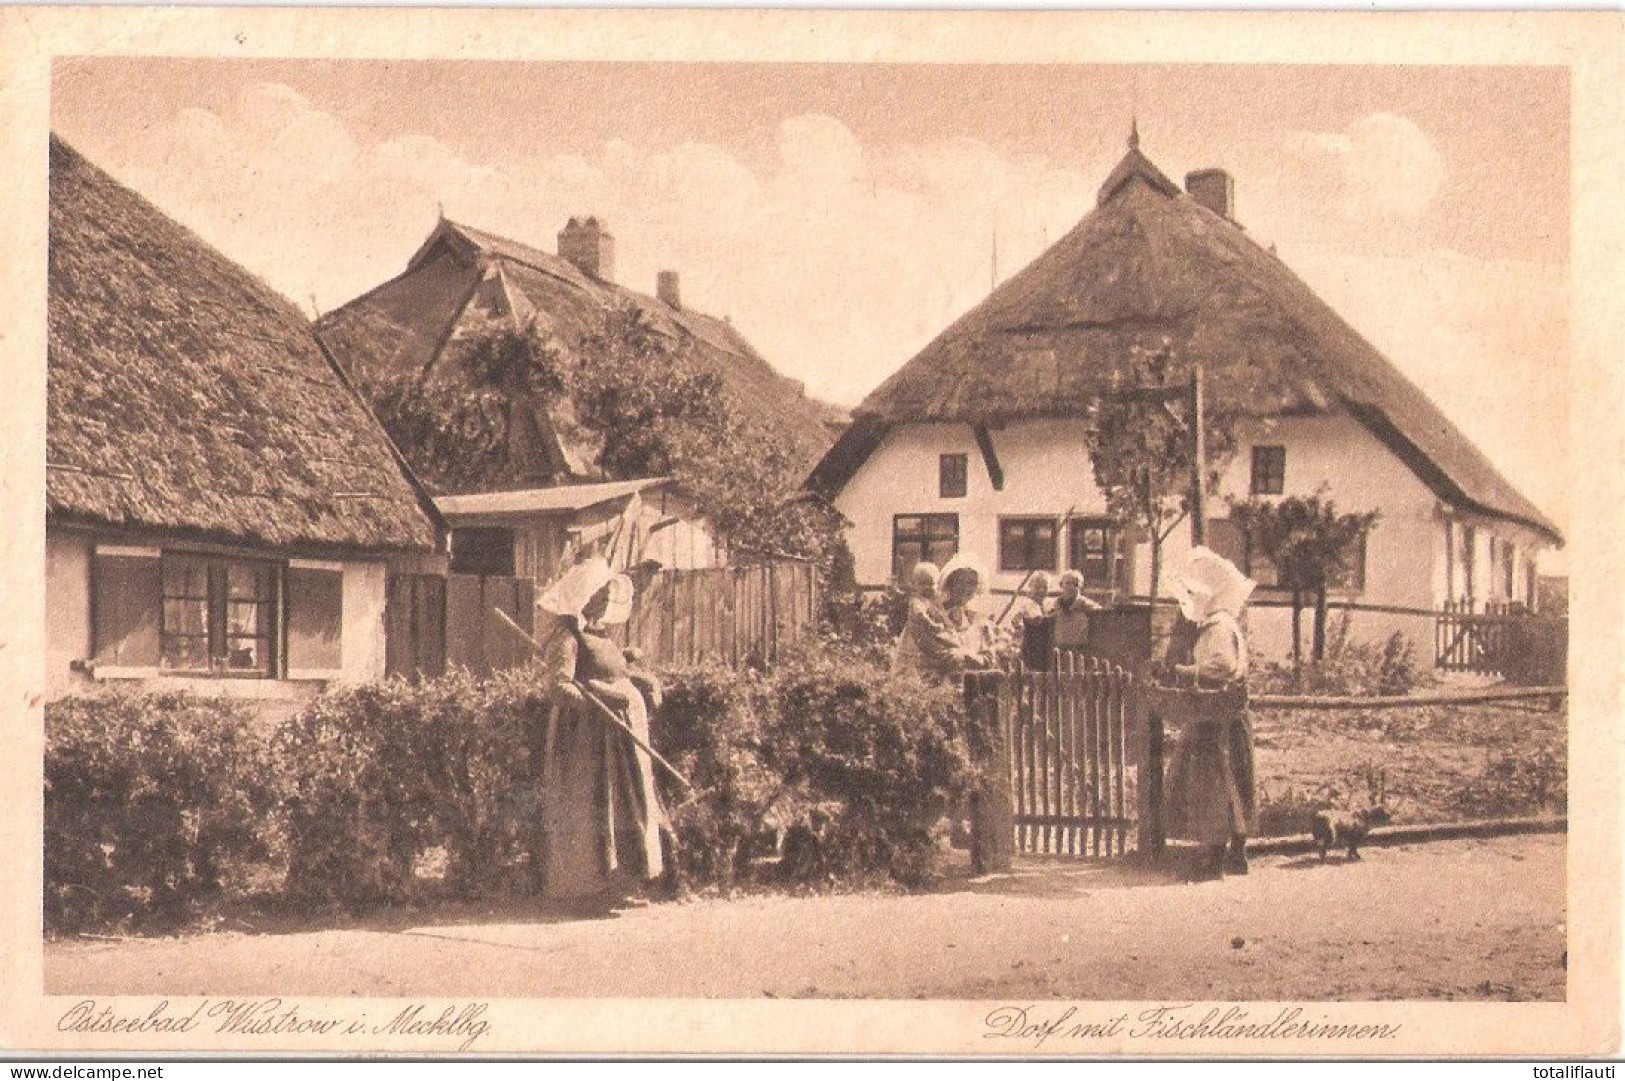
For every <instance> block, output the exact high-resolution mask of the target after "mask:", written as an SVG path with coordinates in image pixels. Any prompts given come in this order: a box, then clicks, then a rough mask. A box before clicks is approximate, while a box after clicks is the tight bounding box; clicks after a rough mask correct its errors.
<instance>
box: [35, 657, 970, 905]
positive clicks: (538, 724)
mask: <svg viewBox="0 0 1625 1081" xmlns="http://www.w3.org/2000/svg"><path fill="white" fill-rule="evenodd" d="M546 691H547V688H546V687H545V686H544V685H543V683H542V682H541V681H540V680H539V679H538V676H537V674H536V673H535V672H534V671H533V670H525V669H520V670H515V671H512V672H508V673H504V674H500V675H498V676H494V677H492V678H490V679H486V680H483V681H482V680H476V679H474V678H473V677H472V676H470V675H469V674H467V673H466V672H460V671H459V672H453V673H452V674H449V675H447V676H444V677H442V678H439V679H434V680H425V681H421V682H416V683H408V682H405V681H402V680H386V681H384V682H380V683H373V684H366V685H361V686H353V687H342V688H337V689H334V690H332V691H329V692H328V693H326V694H323V695H321V696H320V697H318V698H316V699H315V700H313V701H312V702H311V703H310V704H309V705H307V706H306V707H305V708H304V709H303V710H302V711H300V712H299V713H298V714H296V715H294V716H293V717H291V718H289V719H287V720H286V721H284V722H282V723H281V724H280V725H278V726H276V728H275V729H274V731H272V732H271V733H269V736H268V738H267V736H266V735H265V734H262V733H256V732H254V731H252V729H251V725H253V723H254V722H253V720H252V718H251V716H250V715H249V714H248V713H247V712H246V711H245V710H244V708H243V707H242V706H240V705H237V704H234V703H232V702H230V701H227V700H214V699H207V700H205V699H198V698H193V697H188V696H186V695H177V694H167V695H147V696H134V695H129V696H118V695H105V696H100V697H96V698H70V699H65V700H64V701H62V702H57V703H52V704H51V706H50V707H49V708H48V711H47V733H48V747H47V755H46V781H47V790H46V882H47V890H46V893H47V896H46V908H47V916H48V919H49V921H50V925H51V926H52V927H53V928H56V929H62V930H73V929H78V928H83V927H87V926H90V925H91V924H105V923H115V922H119V921H123V922H125V923H126V924H127V925H130V926H139V927H143V928H144V927H152V926H164V927H172V926H178V925H180V924H182V923H185V922H187V921H189V920H195V919H196V918H197V917H198V916H199V915H201V914H204V913H206V912H207V911H208V910H209V908H210V906H211V905H212V904H214V903H215V902H219V901H229V900H236V899H246V898H247V897H248V896H249V895H250V893H251V892H254V891H256V890H257V891H258V892H259V894H261V895H263V899H267V900H272V899H274V900H285V901H290V902H294V903H297V904H299V905H301V906H307V907H308V906H310V905H312V904H317V905H320V904H346V905H369V904H379V903H401V902H406V901H413V900H420V899H422V900H427V899H431V898H445V899H470V898H477V897H484V896H489V895H492V894H495V893H499V892H510V893H514V892H525V891H527V890H529V889H531V888H534V875H533V874H532V871H533V868H534V864H533V861H532V858H531V857H532V854H533V852H534V851H536V844H535V842H536V840H537V837H536V836H535V829H536V827H537V826H538V825H539V817H540V816H539V814H538V811H539V807H538V801H537V798H536V795H537V793H536V785H535V781H534V778H535V777H536V775H537V769H536V763H537V762H538V759H537V755H538V753H539V750H540V748H539V747H538V746H537V742H538V739H539V737H540V734H541V732H542V730H543V729H544V727H545V724H544V721H545V717H546V710H547V701H546V697H547V696H546ZM653 735H654V738H655V742H656V747H657V749H659V750H660V751H661V753H662V754H663V755H665V756H666V757H668V758H669V759H671V760H672V761H673V763H674V764H675V765H676V766H677V768H679V769H680V770H682V771H683V772H684V773H685V774H686V775H687V776H688V777H689V778H690V779H691V780H692V781H693V783H694V786H695V787H694V791H693V792H692V793H684V792H680V791H678V790H677V788H676V786H673V785H668V786H666V787H667V793H668V795H669V796H670V797H672V799H671V800H670V801H669V807H670V810H671V816H672V819H673V826H674V828H675V830H676V833H677V838H678V847H677V852H676V858H675V860H674V867H673V871H674V874H675V875H676V877H677V880H678V882H679V884H681V885H682V886H684V887H686V888H689V889H703V888H707V887H713V886H715V887H720V888H724V889H727V888H731V887H732V886H733V885H734V884H735V883H736V882H738V881H739V880H740V878H741V876H742V875H743V874H744V873H745V871H746V869H747V866H748V864H749V863H750V860H751V858H752V857H753V856H755V855H759V854H761V853H762V852H763V851H764V849H765V848H766V847H767V845H768V844H770V843H771V842H769V841H765V840H764V839H765V838H769V837H773V838H776V837H791V838H793V840H791V841H789V842H788V844H787V846H786V847H787V852H786V858H785V859H784V860H783V861H782V864H781V866H782V867H783V869H784V871H785V872H786V873H787V874H788V875H790V877H792V878H793V879H795V880H797V881H801V882H805V883H812V884H820V885H827V884H829V883H830V882H832V881H838V882H858V881H866V880H872V879H874V878H876V877H880V876H889V877H890V878H892V879H894V880H896V881H899V882H902V883H904V884H907V885H914V884H918V883H921V882H923V881H925V880H926V879H928V878H929V877H930V876H931V875H932V873H933V871H934V865H935V860H936V857H937V854H938V851H939V848H940V845H939V841H940V837H939V833H940V830H941V827H942V824H943V822H944V820H945V817H946V816H948V815H949V814H951V813H953V812H954V811H955V810H956V809H957V808H959V807H961V806H962V805H963V801H964V800H965V798H966V796H967V795H968V794H969V791H970V789H971V786H972V784H973V783H974V779H975V771H974V769H973V754H975V753H977V752H978V746H979V745H978V743H977V739H978V736H979V734H978V733H977V732H974V731H972V730H970V728H969V727H968V722H967V719H966V714H965V710H964V708H963V706H962V703H961V702H960V694H959V691H958V689H957V688H954V687H946V686H935V685H928V684H925V683H922V682H920V681H919V680H918V679H916V678H914V677H912V676H909V677H894V676H892V675H891V674H890V673H889V672H888V671H887V669H886V667H885V666H884V665H883V664H881V663H879V662H878V661H876V660H875V659H873V658H872V657H868V656H866V655H865V654H864V653H863V652H862V651H861V650H858V649H855V648H835V647H819V648H814V649H811V650H809V651H807V652H806V653H805V654H803V655H801V656H798V657H795V658H792V659H790V660H789V661H788V662H786V663H784V664H781V665H780V666H779V667H778V668H777V669H775V670H774V671H773V672H771V673H759V672H751V671H733V670H730V669H726V668H721V667H717V666H701V667H696V668H690V669H684V670H680V671H676V672H673V673H670V674H669V677H668V681H667V695H666V703H665V706H664V708H663V709H662V710H661V711H660V713H659V715H658V719H657V720H656V721H655V723H654V725H653Z"/></svg>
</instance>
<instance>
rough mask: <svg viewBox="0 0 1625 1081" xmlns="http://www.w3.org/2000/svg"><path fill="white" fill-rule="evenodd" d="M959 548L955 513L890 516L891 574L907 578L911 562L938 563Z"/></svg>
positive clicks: (949, 557)
mask: <svg viewBox="0 0 1625 1081" xmlns="http://www.w3.org/2000/svg"><path fill="white" fill-rule="evenodd" d="M957 551H959V515H957V514H899V515H898V516H897V517H895V518H893V519H892V546H891V564H892V576H893V577H894V578H895V579H896V580H897V581H899V582H905V581H907V580H908V572H909V571H911V570H913V569H914V564H916V563H921V562H929V563H935V564H936V565H937V566H939V567H940V566H942V564H944V563H946V562H947V561H948V560H950V559H952V558H953V556H954V553H955V552H957Z"/></svg>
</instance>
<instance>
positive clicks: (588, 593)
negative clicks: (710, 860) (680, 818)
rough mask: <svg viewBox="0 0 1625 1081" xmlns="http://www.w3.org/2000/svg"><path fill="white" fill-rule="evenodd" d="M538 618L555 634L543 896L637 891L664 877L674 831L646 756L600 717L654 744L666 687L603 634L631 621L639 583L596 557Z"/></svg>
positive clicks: (571, 576)
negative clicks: (652, 716)
mask: <svg viewBox="0 0 1625 1081" xmlns="http://www.w3.org/2000/svg"><path fill="white" fill-rule="evenodd" d="M536 609H537V617H538V621H537V622H538V626H539V627H540V626H541V624H542V622H543V621H544V620H547V621H550V622H551V624H552V627H551V630H552V632H553V633H552V635H551V637H550V638H549V639H548V640H547V645H546V647H545V649H544V652H543V656H542V661H541V663H542V665H543V669H544V671H545V672H546V673H548V674H549V675H550V676H551V677H552V681H553V682H552V696H553V701H552V707H551V709H550V711H549V716H548V721H547V729H548V730H547V737H546V744H545V750H544V753H543V757H542V776H541V788H542V807H541V819H542V821H541V826H542V828H541V838H542V844H541V846H540V847H541V849H542V851H541V853H540V862H541V866H542V874H543V888H544V890H545V891H546V892H547V893H548V894H549V895H551V896H557V897H570V896H584V895H589V894H596V893H601V892H604V891H606V890H609V889H626V888H635V887H636V885H637V884H638V883H640V882H644V881H648V880H652V879H656V878H659V877H660V875H661V872H662V870H663V869H664V860H663V858H662V854H661V848H660V835H661V829H662V827H666V828H668V829H669V826H667V822H666V815H665V811H664V809H663V808H662V807H661V804H660V797H659V793H658V791H657V790H656V788H655V782H654V766H653V763H652V762H651V761H650V759H649V754H648V752H647V751H644V750H643V749H642V748H640V747H638V745H637V744H636V743H635V742H634V741H633V740H631V739H630V738H628V736H627V735H626V733H625V732H623V731H622V730H621V729H619V728H618V727H616V726H615V725H614V724H613V723H611V722H610V720H609V719H608V718H607V717H605V716H604V715H603V712H602V709H601V706H603V707H608V708H609V709H610V710H612V711H614V712H615V713H616V714H618V715H619V716H620V717H621V719H622V720H624V721H625V722H626V723H627V726H628V727H630V728H631V729H632V731H634V732H636V733H637V734H638V737H639V738H640V739H642V740H643V741H644V742H648V740H649V713H648V711H649V707H650V706H654V707H658V706H659V704H660V687H659V684H658V683H657V682H655V681H654V680H653V678H652V677H651V676H648V675H647V674H645V673H642V672H638V671H636V670H634V669H632V668H631V667H630V666H629V665H628V663H627V657H626V654H625V653H624V652H623V651H622V649H621V647H620V646H619V645H617V644H616V643H615V642H614V641H613V640H612V639H611V638H610V637H609V635H608V634H607V633H606V632H605V629H604V628H605V627H606V626H612V625H615V624H618V623H624V622H626V620H627V617H628V616H629V615H630V614H631V610H632V582H631V580H630V579H628V578H627V577H626V576H625V575H622V574H615V573H613V572H612V571H611V570H610V568H609V564H608V563H607V562H605V561H604V560H603V559H601V558H598V557H594V558H591V559H587V560H585V561H583V562H581V563H578V564H576V565H575V566H573V567H571V568H570V569H569V570H568V571H567V572H565V574H564V577H562V578H560V579H559V580H558V581H557V582H555V583H554V584H553V585H552V586H550V587H549V588H548V589H547V590H546V592H544V593H543V594H542V596H541V598H540V599H539V600H538V601H537V602H536ZM640 684H641V686H640ZM589 696H590V697H589ZM646 698H647V701H646ZM591 699H596V700H597V704H595V703H594V702H593V701H592V700H591Z"/></svg>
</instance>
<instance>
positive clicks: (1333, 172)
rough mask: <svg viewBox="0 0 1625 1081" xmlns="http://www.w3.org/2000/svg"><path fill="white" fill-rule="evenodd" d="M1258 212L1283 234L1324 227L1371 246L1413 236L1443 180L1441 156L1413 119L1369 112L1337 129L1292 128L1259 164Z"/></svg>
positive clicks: (1318, 233) (1321, 234) (1318, 231)
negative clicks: (1261, 200)
mask: <svg viewBox="0 0 1625 1081" xmlns="http://www.w3.org/2000/svg"><path fill="white" fill-rule="evenodd" d="M1260 164H1262V165H1264V166H1265V167H1264V168H1261V169H1260V170H1259V179H1258V183H1259V184H1260V185H1261V186H1262V188H1263V190H1264V191H1265V192H1267V193H1269V200H1268V201H1269V204H1270V205H1269V206H1268V209H1267V210H1266V217H1273V218H1277V219H1281V220H1279V221H1278V222H1277V224H1278V225H1279V226H1280V227H1281V228H1282V229H1283V230H1284V231H1286V232H1288V233H1297V234H1301V235H1303V236H1305V237H1317V238H1318V239H1320V240H1324V239H1325V238H1326V236H1327V233H1328V232H1329V231H1331V232H1335V233H1336V234H1338V235H1339V236H1340V237H1341V238H1342V239H1344V240H1345V241H1347V242H1351V243H1359V242H1361V241H1362V240H1363V241H1366V242H1367V246H1369V247H1373V248H1377V247H1383V246H1387V245H1390V244H1392V243H1394V242H1396V241H1399V242H1404V241H1406V240H1407V239H1414V238H1415V233H1416V228H1417V226H1418V224H1419V223H1422V222H1424V221H1425V218H1426V216H1427V213H1428V211H1429V210H1430V208H1431V207H1432V206H1433V202H1434V200H1435V199H1436V198H1437V196H1438V194H1439V192H1440V190H1441V189H1442V188H1443V187H1444V184H1445V180H1446V172H1445V164H1444V158H1443V156H1442V155H1441V154H1440V153H1439V151H1438V149H1437V148H1436V147H1435V146H1434V145H1433V141H1432V140H1431V139H1430V138H1429V137H1428V135H1427V133H1426V132H1424V131H1423V130H1422V129H1421V128H1420V127H1418V126H1417V124H1416V123H1415V122H1414V121H1412V120H1410V119H1408V118H1406V117H1403V116H1397V115H1395V114H1393V113H1370V114H1368V115H1366V116H1362V117H1360V118H1359V119H1357V120H1355V121H1354V122H1352V123H1351V124H1349V125H1348V126H1347V127H1346V128H1344V129H1343V130H1342V131H1337V132H1306V131H1299V132H1292V133H1289V134H1287V135H1285V136H1283V137H1282V139H1281V140H1280V144H1279V146H1278V147H1277V148H1275V152H1274V153H1273V154H1271V155H1268V156H1267V158H1266V162H1262V163H1260Z"/></svg>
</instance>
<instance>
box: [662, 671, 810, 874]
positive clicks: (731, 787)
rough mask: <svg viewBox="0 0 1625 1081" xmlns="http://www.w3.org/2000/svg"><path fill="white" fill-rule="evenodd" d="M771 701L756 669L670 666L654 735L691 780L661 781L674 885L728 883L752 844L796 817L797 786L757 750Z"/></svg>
mask: <svg viewBox="0 0 1625 1081" xmlns="http://www.w3.org/2000/svg"><path fill="white" fill-rule="evenodd" d="M771 704H772V703H771V700H770V698H769V696H768V694H767V686H766V682H765V680H764V679H763V678H762V677H761V676H760V675H758V674H756V673H754V672H749V671H746V672H737V671H734V670H732V669H729V668H726V667H723V666H721V665H702V666H698V667H694V668H685V669H679V670H677V671H675V672H672V673H669V674H668V677H667V682H666V688H665V704H664V705H663V706H662V707H661V710H660V713H659V719H658V721H657V722H656V723H655V724H654V725H653V732H652V735H653V736H654V741H655V746H656V749H657V750H659V751H660V753H661V754H662V755H664V756H665V757H666V758H667V759H668V760H670V761H671V763H672V764H673V765H674V766H676V767H677V768H678V769H679V770H682V771H683V773H684V775H685V776H687V777H688V778H689V780H690V781H692V782H693V784H694V789H693V791H692V792H687V793H685V792H681V791H678V790H677V788H676V787H675V786H672V787H668V789H667V791H668V792H670V793H671V794H672V795H673V797H674V798H673V799H672V800H671V801H670V803H669V804H668V810H669V812H670V814H671V818H672V827H673V829H674V830H675V831H676V833H677V851H676V853H675V859H674V873H675V875H676V878H677V884H678V886H679V887H680V888H685V889H696V888H704V887H707V886H715V887H720V888H722V889H724V890H727V889H731V888H732V887H733V886H734V885H735V884H736V883H737V882H738V880H739V878H740V876H741V875H742V873H743V872H744V870H745V868H746V865H747V863H748V861H749V858H750V855H751V849H752V846H753V845H754V844H756V843H758V842H759V841H760V840H761V838H762V837H763V836H764V835H765V834H768V833H770V832H776V830H777V829H779V828H782V827H783V826H785V825H787V824H789V823H790V822H792V821H794V820H795V818H796V817H797V809H796V807H797V801H796V794H795V793H793V792H792V791H791V790H790V789H789V788H788V787H787V786H786V785H785V784H784V782H783V780H782V779H781V778H780V777H779V776H778V775H777V774H776V773H774V772H773V770H772V769H771V768H770V767H769V766H768V765H767V764H766V762H764V761H763V758H762V752H763V741H764V738H765V734H764V731H763V723H762V719H763V717H764V716H765V714H766V711H767V710H768V709H770V708H771Z"/></svg>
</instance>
